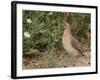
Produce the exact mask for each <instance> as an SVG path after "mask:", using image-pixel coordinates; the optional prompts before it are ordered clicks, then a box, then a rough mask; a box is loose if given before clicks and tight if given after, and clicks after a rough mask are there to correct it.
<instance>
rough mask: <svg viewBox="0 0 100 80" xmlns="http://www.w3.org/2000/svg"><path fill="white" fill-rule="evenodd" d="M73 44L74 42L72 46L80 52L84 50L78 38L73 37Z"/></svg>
mask: <svg viewBox="0 0 100 80" xmlns="http://www.w3.org/2000/svg"><path fill="white" fill-rule="evenodd" d="M71 44H72V46H73V47H74V48H75V49H77V50H78V51H79V52H80V53H82V52H83V48H82V46H81V44H80V42H79V41H78V40H77V39H75V38H74V37H72V39H71Z"/></svg>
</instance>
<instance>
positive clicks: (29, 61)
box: [23, 49, 91, 69]
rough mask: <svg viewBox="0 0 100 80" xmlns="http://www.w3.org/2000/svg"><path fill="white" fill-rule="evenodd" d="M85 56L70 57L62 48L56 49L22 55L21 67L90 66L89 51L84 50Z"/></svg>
mask: <svg viewBox="0 0 100 80" xmlns="http://www.w3.org/2000/svg"><path fill="white" fill-rule="evenodd" d="M84 54H85V56H78V57H74V58H73V59H72V57H71V56H70V55H69V54H67V53H66V52H65V51H64V50H63V49H62V50H59V51H58V50H57V51H56V53H54V54H48V52H47V51H45V52H43V53H42V52H41V53H38V54H33V55H27V56H24V57H23V69H36V68H63V67H78V66H82V67H83V66H90V60H91V59H90V52H85V53H84Z"/></svg>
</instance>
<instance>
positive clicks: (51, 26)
mask: <svg viewBox="0 0 100 80" xmlns="http://www.w3.org/2000/svg"><path fill="white" fill-rule="evenodd" d="M90 18H91V15H90V14H86V13H68V12H66V13H65V12H46V11H28V10H23V54H24V53H26V52H28V51H30V50H31V51H33V52H34V51H40V52H43V51H48V53H50V54H51V53H54V52H55V51H56V50H57V49H60V48H63V47H62V34H63V27H64V26H62V24H64V22H68V23H69V24H70V25H71V31H72V34H73V35H74V36H75V37H76V38H77V39H78V40H79V41H80V42H81V44H82V45H83V47H90V38H91V36H90V34H91V30H90V22H91V21H90V20H91V19H90ZM27 19H30V20H31V21H32V22H31V23H28V22H27ZM25 32H28V33H29V34H30V38H27V37H25V36H24V33H25ZM53 56H54V54H53ZM51 60H52V59H51Z"/></svg>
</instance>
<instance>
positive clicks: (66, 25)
mask: <svg viewBox="0 0 100 80" xmlns="http://www.w3.org/2000/svg"><path fill="white" fill-rule="evenodd" d="M64 32H70V25H69V23H67V22H66V23H64Z"/></svg>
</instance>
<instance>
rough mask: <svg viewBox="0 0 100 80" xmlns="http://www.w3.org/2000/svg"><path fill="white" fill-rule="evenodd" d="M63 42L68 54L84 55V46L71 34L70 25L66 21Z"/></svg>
mask: <svg viewBox="0 0 100 80" xmlns="http://www.w3.org/2000/svg"><path fill="white" fill-rule="evenodd" d="M62 44H63V47H64V49H65V50H66V52H67V53H68V54H70V55H71V56H73V57H72V58H74V57H75V56H79V55H82V56H84V55H83V48H82V45H81V44H80V42H79V41H78V40H77V39H76V38H75V37H74V36H73V35H72V34H71V30H70V25H69V24H68V23H67V22H66V23H65V24H64V32H63V36H62Z"/></svg>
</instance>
